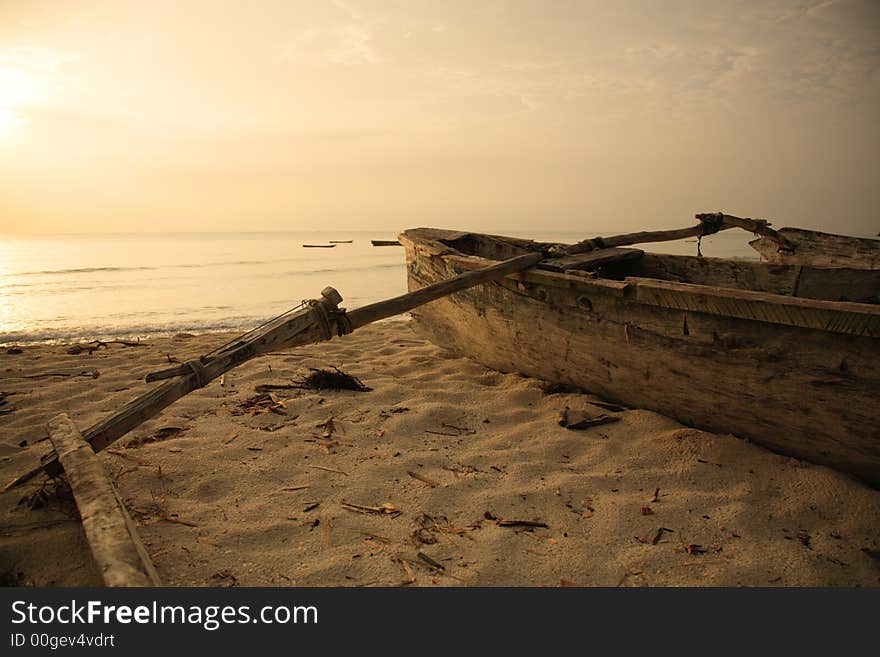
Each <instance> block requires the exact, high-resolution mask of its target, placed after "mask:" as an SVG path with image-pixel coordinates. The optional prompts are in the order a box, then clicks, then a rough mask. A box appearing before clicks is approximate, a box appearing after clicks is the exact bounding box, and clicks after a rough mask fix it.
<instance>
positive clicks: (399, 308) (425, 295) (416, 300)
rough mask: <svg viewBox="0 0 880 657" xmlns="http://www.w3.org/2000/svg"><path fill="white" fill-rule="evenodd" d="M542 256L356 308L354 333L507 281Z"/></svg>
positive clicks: (352, 319) (351, 316)
mask: <svg viewBox="0 0 880 657" xmlns="http://www.w3.org/2000/svg"><path fill="white" fill-rule="evenodd" d="M542 258H543V255H542V254H540V253H527V254H525V255H521V256H517V257H515V258H511V259H510V260H505V261H503V262H500V263H498V264H497V265H493V266H491V267H485V268H483V269H477V270H475V271H469V272H467V273H465V274H461V275H459V276H455V277H454V278H450V279H447V280H445V281H439V282H438V283H434V284H433V285H428V286H427V287H423V288H421V289H419V290H415V291H413V292H409V293H407V294H402V295H400V296H398V297H394V298H393V299H386V300H385V301H379V302H377V303H371V304H370V305H368V306H364V307H363V308H357V309H355V310H352V311H349V312H348V321H349V322H350V323H351V330H352V331H353V330H355V329H358V328H361V327H362V326H366V325H367V324H371V323H373V322H375V321H378V320H380V319H385V318H387V317H393V316H394V315H399V314H400V313H405V312H407V311H408V310H412V309H413V308H416V307H418V306H421V305H423V304H426V303H428V302H430V301H436V300H437V299H440V298H442V297H445V296H447V295H450V294H452V293H453V292H460V291H461V290H466V289H467V288H469V287H473V286H474V285H479V284H480V283H485V282H487V281H492V280H495V279H498V278H504V277H505V276H507V275H508V274H514V273H516V272H518V271H522V270H524V269H528V268H529V267H532V266H534V265H536V264H538V263H539V262H540V261H541V259H542Z"/></svg>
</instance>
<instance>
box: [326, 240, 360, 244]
mask: <svg viewBox="0 0 880 657" xmlns="http://www.w3.org/2000/svg"><path fill="white" fill-rule="evenodd" d="M353 241H354V240H330V244H351V243H352V242H353Z"/></svg>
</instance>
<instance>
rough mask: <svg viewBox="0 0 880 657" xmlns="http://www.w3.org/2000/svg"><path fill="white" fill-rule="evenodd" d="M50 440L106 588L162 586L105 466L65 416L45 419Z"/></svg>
mask: <svg viewBox="0 0 880 657" xmlns="http://www.w3.org/2000/svg"><path fill="white" fill-rule="evenodd" d="M48 429H49V440H50V441H52V445H53V446H54V447H55V452H56V453H57V454H58V459H59V461H60V462H61V467H63V468H64V472H65V474H66V475H67V479H68V481H69V482H70V488H71V490H72V491H73V496H74V498H75V499H76V506H77V508H78V509H79V513H80V516H81V517H82V524H83V529H84V530H85V534H86V539H87V540H88V543H89V547H91V549H92V555H93V556H94V558H95V563H97V565H98V569H99V570H100V571H101V576H102V577H103V578H104V583H105V584H106V585H107V586H161V585H162V582H161V580H160V579H159V575H158V573H157V572H156V568H155V567H154V566H153V562H152V561H151V560H150V555H149V554H148V553H147V550H146V548H145V547H144V545H143V543H141V540H140V538H139V537H138V533H137V529H136V527H135V524H134V521H133V520H132V519H131V516H129V515H128V511H126V510H125V506H124V505H123V503H122V501H121V500H120V498H119V493H118V492H117V491H116V489H115V488H114V486H113V484H112V483H111V482H110V479H109V478H108V477H107V473H106V472H105V471H104V466H103V465H101V462H100V461H99V460H98V457H97V456H96V455H95V453H94V452H93V451H92V448H91V447H90V446H89V444H88V443H87V442H86V441H85V439H84V438H83V437H82V435H81V434H80V432H79V430H78V429H77V428H76V425H74V423H73V421H72V420H71V419H70V418H69V417H68V416H67V415H65V414H63V413H62V414H61V415H58V416H57V417H55V418H54V419H52V420H50V421H49V424H48Z"/></svg>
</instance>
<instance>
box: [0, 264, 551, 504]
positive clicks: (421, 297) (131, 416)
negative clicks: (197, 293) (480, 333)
mask: <svg viewBox="0 0 880 657" xmlns="http://www.w3.org/2000/svg"><path fill="white" fill-rule="evenodd" d="M542 257H543V256H542V255H541V254H540V253H529V254H526V255H522V256H517V257H515V258H511V259H510V260H505V261H504V262H501V263H498V264H497V265H493V266H491V267H486V268H485V269H480V270H478V271H472V272H467V273H466V274H462V275H460V276H456V277H454V278H451V279H449V280H445V281H440V282H438V283H435V284H434V285H431V286H428V287H425V288H422V289H420V290H416V291H414V292H410V293H408V294H403V295H401V296H399V297H395V298H393V299H388V300H386V301H380V302H378V303H374V304H370V305H368V306H364V307H363V308H358V309H357V310H353V311H351V312H350V313H348V315H345V313H344V311H340V310H339V309H338V308H337V305H338V304H339V302H340V301H342V297H340V296H339V293H338V292H337V291H336V290H334V289H333V288H326V289H325V290H324V291H323V292H322V293H321V295H322V297H323V299H322V300H321V301H314V302H312V304H311V306H310V307H309V308H307V309H305V310H302V311H300V312H298V313H296V314H294V315H289V316H286V315H283V316H281V317H279V318H278V319H276V320H273V321H272V322H270V323H269V324H268V325H267V326H265V327H263V328H262V329H260V330H258V331H254V332H252V333H253V335H251V337H249V338H247V339H245V340H242V341H239V342H236V343H235V344H233V345H231V346H230V347H228V348H226V349H225V350H221V351H220V352H219V353H218V354H217V355H215V356H208V357H202V358H201V359H198V360H194V361H190V362H188V363H186V364H184V365H181V366H180V367H175V368H171V369H168V370H163V371H162V372H156V373H153V374H150V375H148V376H147V380H148V381H156V380H159V379H166V378H171V379H172V380H170V381H167V382H166V383H163V384H161V385H160V386H158V387H156V388H154V389H153V390H151V391H149V392H147V393H146V394H144V395H141V396H140V397H138V398H136V399H134V400H132V401H131V402H129V403H128V404H127V405H126V406H124V407H123V408H122V409H121V410H120V411H118V412H116V413H114V414H113V415H111V416H110V417H108V418H105V419H104V420H101V421H100V422H98V423H97V424H96V425H94V426H92V427H91V428H89V429H88V430H87V431H86V432H85V434H84V437H85V439H86V440H87V441H88V443H89V444H90V445H91V446H92V449H93V450H94V451H95V452H99V451H101V450H102V449H104V448H105V447H107V446H108V445H110V444H111V443H113V442H115V441H116V440H119V438H121V437H122V436H124V435H125V434H127V433H128V432H129V431H131V430H132V429H134V428H135V427H137V426H139V425H141V424H143V423H144V422H146V421H147V420H149V419H150V418H152V417H154V416H156V415H158V414H159V413H160V412H161V411H162V410H163V409H165V408H167V407H168V406H170V405H171V404H173V403H174V402H175V401H177V400H178V399H180V398H181V397H183V396H184V395H187V394H189V393H190V392H192V391H193V390H197V389H198V388H201V387H203V386H204V385H206V384H207V383H208V382H210V381H212V380H214V379H216V378H217V377H219V376H220V375H221V374H223V373H224V372H227V371H229V370H231V369H232V368H234V367H237V366H239V365H241V364H242V363H244V362H245V361H248V360H250V359H252V358H255V357H257V356H261V355H263V354H265V353H266V352H268V351H273V350H277V349H284V348H287V347H293V346H298V345H303V344H311V343H314V342H320V341H322V340H329V339H330V338H332V337H333V336H334V335H343V334H344V333H349V332H351V331H353V330H355V329H358V328H361V327H363V326H366V325H367V324H370V323H372V322H375V321H377V320H380V319H385V318H387V317H392V316H394V315H399V314H400V313H404V312H407V311H408V310H412V309H413V308H415V307H417V306H420V305H422V304H425V303H428V302H429V301H434V300H436V299H439V298H441V297H444V296H446V295H448V294H452V293H453V292H458V291H460V290H464V289H467V288H469V287H473V286H474V285H479V284H480V283H485V282H487V281H491V280H494V279H498V278H503V277H504V276H507V275H508V274H512V273H515V272H518V271H522V270H523V269H527V268H529V267H531V266H533V265H535V264H536V263H537V262H539V261H540V260H541V258H542ZM249 335H250V334H249ZM172 377H173V378H172ZM40 472H45V473H46V474H48V475H50V476H55V475H58V474H60V472H61V467H60V465H59V463H58V457H57V456H56V454H55V453H53V452H50V453H49V454H46V455H45V456H43V458H42V459H41V464H40V466H39V467H37V468H34V469H33V470H30V471H29V472H26V473H25V474H23V475H21V476H19V477H17V478H16V479H14V480H12V481H11V482H9V483H8V484H7V485H6V487H5V488H4V490H9V489H10V488H14V487H15V486H18V485H19V484H22V483H24V482H26V481H29V480H30V479H32V478H33V477H34V476H36V475H38V474H39V473H40Z"/></svg>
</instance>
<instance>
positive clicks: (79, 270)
mask: <svg viewBox="0 0 880 657" xmlns="http://www.w3.org/2000/svg"><path fill="white" fill-rule="evenodd" d="M297 261H299V262H302V261H303V258H276V259H274V260H225V261H220V262H187V263H180V264H176V265H158V266H138V267H74V268H70V269H40V270H35V271H22V272H17V273H11V274H5V277H7V278H15V277H18V276H50V275H58V276H65V275H69V274H95V273H112V272H129V271H163V270H166V269H206V268H209V267H230V266H233V267H243V266H254V265H272V264H278V263H281V262H297ZM397 266H402V263H395V264H384V265H368V266H364V267H357V268H336V267H326V268H324V269H312V268H307V269H302V270H295V271H293V272H290V273H297V274H300V273H306V272H316V273H317V272H331V271H357V270H359V269H384V268H387V267H397ZM14 285H20V286H27V285H28V284H27V283H17V284H14Z"/></svg>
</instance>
